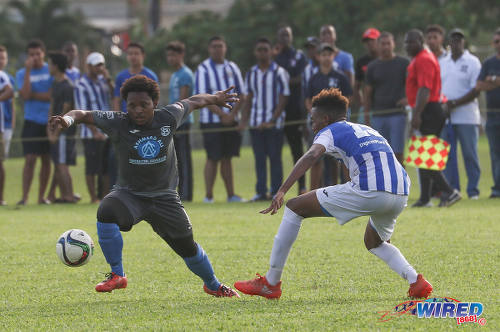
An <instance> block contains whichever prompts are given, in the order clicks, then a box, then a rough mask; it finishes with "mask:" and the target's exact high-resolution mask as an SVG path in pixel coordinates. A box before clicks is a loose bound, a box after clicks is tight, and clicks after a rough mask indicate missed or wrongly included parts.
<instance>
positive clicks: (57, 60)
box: [48, 52, 68, 73]
mask: <svg viewBox="0 0 500 332" xmlns="http://www.w3.org/2000/svg"><path fill="white" fill-rule="evenodd" d="M48 57H49V59H50V61H52V63H53V64H54V65H55V66H56V67H57V68H58V69H59V71H60V72H62V73H64V72H65V71H66V68H68V58H67V57H66V56H65V55H64V54H63V53H62V52H49V54H48Z"/></svg>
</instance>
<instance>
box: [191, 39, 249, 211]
mask: <svg viewBox="0 0 500 332" xmlns="http://www.w3.org/2000/svg"><path fill="white" fill-rule="evenodd" d="M226 51H227V46H226V41H225V40H224V38H222V37H220V36H214V37H212V38H210V40H209V42H208V54H209V58H208V59H206V60H205V61H203V62H202V63H201V64H200V65H199V66H198V68H197V70H196V75H195V76H196V77H195V94H200V93H215V92H216V91H221V90H225V89H227V88H229V87H231V86H234V87H235V90H234V91H235V93H237V94H238V96H239V98H240V101H239V102H238V103H236V104H235V105H233V109H232V110H230V109H229V108H221V109H219V108H218V107H213V106H209V107H204V108H202V109H201V110H200V127H201V129H203V130H207V131H206V132H204V133H203V146H204V148H205V151H206V152H207V161H206V164H205V171H204V175H205V190H206V191H205V198H204V200H203V201H204V202H205V203H213V202H214V196H213V189H214V183H215V178H216V175H217V166H218V164H219V162H220V172H221V176H222V180H223V181H224V185H225V187H226V192H227V201H228V202H242V201H243V199H242V198H241V197H240V196H238V195H236V194H235V193H234V178H233V165H232V163H231V158H233V157H235V156H239V155H240V146H241V134H240V133H239V132H238V131H236V126H237V120H236V119H237V117H238V112H239V109H240V107H241V104H242V103H243V102H244V98H243V97H244V95H245V85H244V82H243V78H242V77H241V72H240V69H239V68H238V66H237V65H236V64H235V63H234V62H232V61H228V60H226V59H225V57H226ZM233 129H234V130H233Z"/></svg>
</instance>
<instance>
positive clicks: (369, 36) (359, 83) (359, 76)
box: [351, 28, 380, 122]
mask: <svg viewBox="0 0 500 332" xmlns="http://www.w3.org/2000/svg"><path fill="white" fill-rule="evenodd" d="M379 36H380V31H378V30H377V29H375V28H369V29H367V30H366V31H365V32H364V33H363V36H362V41H363V45H364V46H365V48H366V51H367V52H368V53H366V54H365V55H363V56H362V57H361V58H359V59H358V60H357V61H356V65H355V81H354V95H353V97H352V106H351V110H352V111H353V113H354V112H357V111H358V110H359V112H357V114H351V119H353V121H354V122H359V121H361V119H360V116H361V113H362V109H361V107H362V106H363V97H364V96H363V95H362V92H363V85H364V83H365V73H366V69H367V68H368V64H369V63H370V62H372V61H373V60H375V59H376V58H377V56H378V43H377V39H378V37H379Z"/></svg>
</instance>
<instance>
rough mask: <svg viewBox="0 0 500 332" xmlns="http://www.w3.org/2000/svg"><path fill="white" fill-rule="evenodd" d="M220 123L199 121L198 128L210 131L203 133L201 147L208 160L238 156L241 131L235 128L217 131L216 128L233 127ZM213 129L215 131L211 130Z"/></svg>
mask: <svg viewBox="0 0 500 332" xmlns="http://www.w3.org/2000/svg"><path fill="white" fill-rule="evenodd" d="M234 127H236V125H234V126H224V125H222V124H221V123H201V124H200V128H201V129H202V130H203V129H208V130H210V132H204V133H203V147H204V148H205V151H206V152H207V158H208V159H210V160H221V159H225V158H231V157H238V156H239V155H240V146H241V133H240V132H239V131H237V130H227V131H217V129H227V128H234ZM212 130H213V131H215V132H212Z"/></svg>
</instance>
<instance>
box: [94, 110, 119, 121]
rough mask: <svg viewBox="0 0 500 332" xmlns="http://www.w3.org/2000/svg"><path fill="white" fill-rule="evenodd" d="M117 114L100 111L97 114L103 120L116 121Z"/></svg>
mask: <svg viewBox="0 0 500 332" xmlns="http://www.w3.org/2000/svg"><path fill="white" fill-rule="evenodd" d="M115 113H116V112H113V111H99V112H97V116H98V117H100V118H101V119H108V120H111V119H114V118H115Z"/></svg>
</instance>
